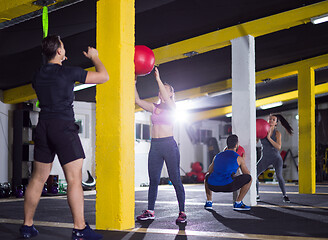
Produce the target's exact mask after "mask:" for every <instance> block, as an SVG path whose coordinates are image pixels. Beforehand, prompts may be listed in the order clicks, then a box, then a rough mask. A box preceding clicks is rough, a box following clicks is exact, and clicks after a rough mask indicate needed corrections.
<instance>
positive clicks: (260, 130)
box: [256, 119, 270, 139]
mask: <svg viewBox="0 0 328 240" xmlns="http://www.w3.org/2000/svg"><path fill="white" fill-rule="evenodd" d="M269 130H270V125H269V123H268V122H267V121H265V120H264V119H256V137H257V138H260V139H263V138H266V136H267V135H268V131H269Z"/></svg>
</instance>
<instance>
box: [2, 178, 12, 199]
mask: <svg viewBox="0 0 328 240" xmlns="http://www.w3.org/2000/svg"><path fill="white" fill-rule="evenodd" d="M2 188H3V190H4V191H5V197H6V198H7V197H10V196H11V194H12V190H11V184H10V183H9V182H5V183H3V184H2Z"/></svg>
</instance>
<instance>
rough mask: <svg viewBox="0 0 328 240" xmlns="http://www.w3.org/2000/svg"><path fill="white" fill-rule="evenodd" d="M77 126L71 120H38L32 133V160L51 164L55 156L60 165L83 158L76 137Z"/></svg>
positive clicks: (78, 140) (77, 137)
mask: <svg viewBox="0 0 328 240" xmlns="http://www.w3.org/2000/svg"><path fill="white" fill-rule="evenodd" d="M78 130H79V126H78V125H77V124H75V122H74V121H72V120H62V119H39V122H38V125H37V126H36V129H35V132H34V136H33V139H34V144H35V145H34V160H35V161H38V162H43V163H52V162H53V161H54V157H55V154H57V156H58V159H59V162H60V164H61V165H62V166H63V165H65V164H66V163H69V162H72V161H74V160H77V159H79V158H85V155H84V151H83V147H82V144H81V141H80V138H79V135H78Z"/></svg>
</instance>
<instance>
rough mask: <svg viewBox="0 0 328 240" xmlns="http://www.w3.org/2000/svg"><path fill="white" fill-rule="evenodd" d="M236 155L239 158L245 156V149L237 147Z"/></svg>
mask: <svg viewBox="0 0 328 240" xmlns="http://www.w3.org/2000/svg"><path fill="white" fill-rule="evenodd" d="M237 153H238V154H239V156H241V157H243V156H244V154H245V149H244V148H243V147H242V146H240V145H239V147H238V149H237Z"/></svg>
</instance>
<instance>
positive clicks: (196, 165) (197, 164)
mask: <svg viewBox="0 0 328 240" xmlns="http://www.w3.org/2000/svg"><path fill="white" fill-rule="evenodd" d="M191 169H192V171H193V172H195V173H200V172H201V171H203V166H202V164H201V163H200V162H195V163H192V164H191Z"/></svg>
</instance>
